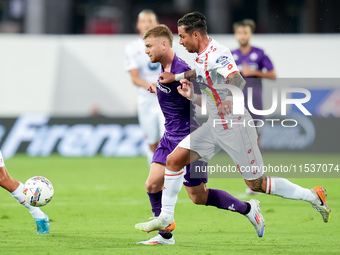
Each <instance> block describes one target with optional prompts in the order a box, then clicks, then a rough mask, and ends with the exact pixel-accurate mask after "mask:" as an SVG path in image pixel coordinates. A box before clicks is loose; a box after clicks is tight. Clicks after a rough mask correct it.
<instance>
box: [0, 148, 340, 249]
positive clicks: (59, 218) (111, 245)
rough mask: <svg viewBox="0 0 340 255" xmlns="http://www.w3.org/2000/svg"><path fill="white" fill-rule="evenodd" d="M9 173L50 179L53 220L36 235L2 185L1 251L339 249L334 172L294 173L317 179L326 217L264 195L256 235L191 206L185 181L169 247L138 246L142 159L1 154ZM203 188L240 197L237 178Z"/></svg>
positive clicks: (287, 157)
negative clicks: (261, 227)
mask: <svg viewBox="0 0 340 255" xmlns="http://www.w3.org/2000/svg"><path fill="white" fill-rule="evenodd" d="M264 160H265V162H267V163H268V162H270V163H272V164H278V162H280V163H282V162H283V163H287V164H288V163H289V164H291V163H295V164H305V163H311V162H314V163H321V162H324V163H338V164H340V162H339V155H322V154H320V155H316V154H312V155H306V154H295V155H294V154H274V153H273V154H268V153H267V154H265V155H264ZM6 166H7V168H8V170H9V172H10V174H11V175H12V177H13V178H15V179H18V180H20V181H22V182H25V181H26V180H27V179H28V178H30V177H32V176H35V175H42V176H45V177H47V178H48V179H49V180H50V181H51V182H52V183H53V185H54V189H55V194H54V198H53V199H52V201H51V203H50V204H49V205H47V206H46V207H43V208H42V209H43V210H44V211H45V212H46V213H47V214H48V215H49V217H50V219H51V224H50V226H51V233H50V234H49V235H42V236H38V235H36V226H35V223H34V221H33V219H32V218H31V216H30V214H29V212H28V211H27V210H26V209H25V208H24V207H22V206H20V205H19V204H18V203H17V202H16V201H15V200H14V199H13V198H12V197H11V196H10V195H9V194H8V193H7V191H5V190H3V189H1V190H0V203H1V204H0V254H1V255H7V254H64V255H66V254H339V253H340V221H339V216H340V213H339V211H340V179H338V178H322V179H317V178H295V179H290V180H291V181H293V182H295V183H297V184H299V185H301V186H304V187H308V188H313V187H314V186H316V185H322V186H324V187H325V188H326V189H327V194H328V196H327V201H328V204H329V205H330V207H331V209H332V217H331V220H330V222H329V223H324V222H323V221H322V218H321V215H320V214H319V213H318V212H317V211H315V210H314V209H313V208H312V207H311V205H310V204H309V203H306V202H301V201H293V200H288V199H282V198H279V197H275V196H269V195H265V194H261V195H257V196H253V197H256V198H257V199H259V200H260V201H261V208H262V213H263V216H264V218H265V220H266V233H265V235H264V237H263V238H258V237H257V235H256V232H255V229H254V228H253V226H252V225H251V224H250V223H249V221H248V220H247V219H246V218H245V217H244V216H242V215H239V214H237V213H233V212H230V211H224V210H220V209H216V208H213V207H206V206H198V205H194V204H193V203H192V202H191V201H190V200H189V198H188V196H187V194H186V191H185V189H184V188H183V189H182V191H181V193H180V195H179V200H178V203H177V205H176V213H175V218H176V225H177V228H176V230H175V231H174V234H175V240H176V244H175V245H174V246H140V245H136V244H135V243H136V242H137V241H141V240H147V239H149V238H151V237H153V236H154V235H155V234H156V233H150V234H146V233H142V232H138V231H137V230H135V228H134V224H135V223H138V222H142V221H146V220H147V219H148V217H150V216H152V215H151V211H150V205H149V201H148V197H147V195H146V192H145V188H144V182H145V180H146V178H147V175H148V167H147V164H146V159H145V158H142V157H138V158H104V157H101V156H97V157H94V158H62V157H59V156H51V157H48V158H29V157H27V156H21V155H19V156H15V157H14V158H11V159H8V160H7V161H6ZM339 176H340V174H339ZM208 187H211V188H219V189H224V190H227V191H228V192H230V193H231V194H233V195H235V196H237V197H239V198H240V199H242V200H249V199H250V198H252V197H245V195H244V194H243V193H244V190H245V185H244V183H243V180H242V179H241V178H231V179H227V178H211V179H210V180H209V183H208Z"/></svg>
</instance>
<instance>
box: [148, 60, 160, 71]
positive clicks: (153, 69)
mask: <svg viewBox="0 0 340 255" xmlns="http://www.w3.org/2000/svg"><path fill="white" fill-rule="evenodd" d="M159 66H160V63H151V62H149V64H148V67H149V69H150V70H151V71H155V70H157V69H158V68H159Z"/></svg>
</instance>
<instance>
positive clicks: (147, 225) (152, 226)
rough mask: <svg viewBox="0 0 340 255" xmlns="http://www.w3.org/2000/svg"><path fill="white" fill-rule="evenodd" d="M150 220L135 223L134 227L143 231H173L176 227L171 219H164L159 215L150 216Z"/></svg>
mask: <svg viewBox="0 0 340 255" xmlns="http://www.w3.org/2000/svg"><path fill="white" fill-rule="evenodd" d="M151 219H152V220H151V221H148V222H143V223H137V224H136V225H135V228H136V229H138V230H140V231H143V232H151V231H156V230H163V231H169V232H171V231H173V230H174V229H175V228H176V224H175V221H174V220H173V219H172V220H171V221H165V220H163V219H162V218H161V217H151Z"/></svg>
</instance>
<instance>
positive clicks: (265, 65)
mask: <svg viewBox="0 0 340 255" xmlns="http://www.w3.org/2000/svg"><path fill="white" fill-rule="evenodd" d="M262 65H263V68H266V69H267V70H268V71H271V70H273V69H274V66H273V63H272V62H271V61H270V58H269V57H268V56H267V55H266V54H264V55H263V59H262Z"/></svg>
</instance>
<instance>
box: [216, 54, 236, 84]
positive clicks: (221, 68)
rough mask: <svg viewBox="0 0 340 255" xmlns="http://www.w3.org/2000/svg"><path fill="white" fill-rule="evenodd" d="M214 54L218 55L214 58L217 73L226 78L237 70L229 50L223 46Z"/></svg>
mask: <svg viewBox="0 0 340 255" xmlns="http://www.w3.org/2000/svg"><path fill="white" fill-rule="evenodd" d="M215 54H218V55H217V57H216V60H214V61H215V63H214V65H215V67H214V69H216V71H217V73H219V74H220V75H222V76H223V77H224V78H227V77H228V76H229V75H230V74H232V73H234V72H238V71H239V70H238V68H237V65H236V63H235V60H234V58H233V55H232V54H231V52H230V50H228V49H226V48H225V49H223V50H221V51H217V52H216V53H215Z"/></svg>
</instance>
